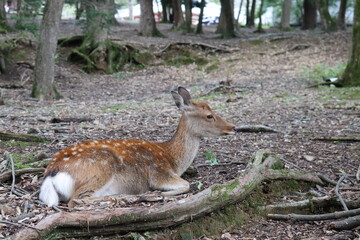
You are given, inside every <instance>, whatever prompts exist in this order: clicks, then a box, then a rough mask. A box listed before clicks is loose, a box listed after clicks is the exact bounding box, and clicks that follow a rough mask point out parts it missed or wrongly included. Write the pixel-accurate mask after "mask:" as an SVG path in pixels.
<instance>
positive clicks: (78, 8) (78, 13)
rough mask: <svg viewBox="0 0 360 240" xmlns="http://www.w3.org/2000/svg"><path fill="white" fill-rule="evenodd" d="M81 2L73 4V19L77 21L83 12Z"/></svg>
mask: <svg viewBox="0 0 360 240" xmlns="http://www.w3.org/2000/svg"><path fill="white" fill-rule="evenodd" d="M83 5H84V3H83V0H76V2H75V9H76V10H75V19H76V20H79V19H80V17H81V15H82V13H83V12H84V6H83Z"/></svg>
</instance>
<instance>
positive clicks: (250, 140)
mask: <svg viewBox="0 0 360 240" xmlns="http://www.w3.org/2000/svg"><path fill="white" fill-rule="evenodd" d="M136 28H137V26H136V25H131V24H121V25H120V26H117V27H113V28H112V32H111V37H112V39H113V40H114V41H117V42H119V43H121V42H131V43H133V44H139V45H142V46H144V47H145V48H146V49H150V50H151V51H153V52H159V51H161V50H162V49H164V48H165V47H166V46H167V44H169V43H173V42H187V43H203V44H207V45H211V46H215V47H217V48H221V49H226V50H228V51H227V52H215V53H210V52H203V53H201V52H200V53H199V54H202V56H203V57H204V56H205V57H206V58H208V59H209V63H208V64H207V65H205V66H198V65H196V64H189V65H182V66H169V65H163V64H162V65H155V64H154V65H152V66H147V67H146V68H144V69H138V70H132V71H122V72H119V73H116V74H112V75H104V74H87V73H85V72H84V71H82V70H80V69H79V68H78V66H76V65H71V64H69V63H68V62H66V61H64V59H65V52H66V51H65V50H63V49H60V50H59V52H60V53H59V57H58V59H57V67H56V85H57V87H58V90H59V92H60V93H61V94H62V95H63V96H64V98H63V99H61V100H59V101H42V102H40V101H37V100H34V99H32V98H30V92H31V74H32V70H31V69H29V68H27V67H26V65H24V64H17V65H15V66H12V70H11V71H10V73H9V74H7V75H0V87H2V88H3V89H2V91H3V97H4V100H5V103H6V104H5V105H0V131H1V132H9V133H17V134H20V133H32V134H35V135H39V136H42V137H46V138H47V139H49V141H48V142H47V143H40V144H27V145H24V144H19V143H16V142H13V143H11V142H10V143H9V142H5V141H2V142H0V157H2V158H0V159H3V160H2V161H4V160H5V152H8V153H11V154H13V155H15V154H16V155H17V156H25V155H26V156H28V155H29V154H31V155H32V156H33V158H35V159H36V160H37V161H39V160H42V159H44V158H50V157H51V156H52V155H53V154H55V153H56V152H57V151H59V150H61V149H62V148H65V147H68V146H71V145H72V144H75V143H80V142H82V141H84V140H88V139H115V138H137V139H143V140H149V141H166V140H168V139H169V138H171V136H172V134H173V133H174V131H175V129H176V125H177V122H178V120H179V116H180V113H179V111H178V109H177V108H176V106H175V104H174V102H173V99H172V97H171V94H170V91H171V90H173V89H175V88H176V87H177V86H184V87H186V88H188V89H189V90H190V92H191V94H192V96H193V98H194V99H195V100H198V101H204V102H207V103H208V104H209V105H210V106H211V107H212V108H213V109H215V111H216V112H217V113H218V114H219V115H221V116H223V117H224V118H225V119H227V120H228V121H229V122H232V123H234V124H235V125H237V126H240V125H255V124H261V125H266V126H268V127H271V128H273V129H276V130H278V133H238V134H236V135H235V136H227V137H221V138H211V139H210V138H209V139H204V141H203V142H202V144H201V147H200V151H199V153H198V155H197V157H196V159H195V161H194V166H195V167H197V170H198V173H197V174H196V175H194V176H185V178H186V180H188V181H189V182H190V183H191V186H192V193H194V192H196V191H199V188H200V187H201V188H200V190H201V189H204V188H206V187H208V186H210V185H212V184H215V183H222V182H225V181H228V180H231V179H233V178H234V177H235V176H237V175H239V174H241V173H242V172H243V171H244V168H245V166H246V163H247V161H248V160H249V158H250V157H251V156H252V155H253V154H254V153H255V152H256V151H257V150H259V149H269V150H271V151H272V152H274V153H276V154H277V155H279V156H280V157H281V158H283V159H284V160H285V161H286V162H285V167H286V168H287V169H294V170H301V171H309V172H314V173H322V174H324V175H327V176H329V177H330V178H331V179H333V180H335V181H337V180H338V179H339V177H340V176H341V175H342V174H343V173H347V174H355V173H356V170H357V168H358V166H359V163H360V162H359V159H360V157H359V156H360V143H359V141H341V140H333V141H322V140H321V139H323V138H338V139H340V138H345V137H346V138H353V139H357V140H358V139H360V101H359V100H360V89H359V88H351V89H336V88H332V87H318V88H310V87H309V86H310V85H313V84H315V83H316V81H315V80H314V79H312V77H313V75H312V74H311V73H313V69H314V68H315V67H318V66H322V67H323V68H326V67H333V66H336V65H339V64H345V63H346V61H347V59H348V56H349V51H350V46H351V33H350V32H349V31H343V32H336V33H321V32H304V31H293V32H286V33H281V32H278V31H277V30H268V31H267V33H266V34H264V35H258V34H255V33H252V32H251V31H249V30H244V29H242V30H241V33H242V34H241V35H240V36H239V37H238V38H235V39H229V40H222V39H219V38H217V36H216V34H214V33H213V32H214V27H213V26H209V27H205V33H204V34H203V35H200V36H197V35H193V34H190V35H184V34H181V33H179V32H175V31H171V30H170V28H171V26H170V25H161V24H160V25H159V29H160V30H161V31H162V32H163V33H164V34H165V35H166V36H167V37H166V38H146V37H141V36H138V35H137V30H136ZM78 33H81V26H79V25H76V24H74V23H72V22H64V23H63V25H62V28H61V36H70V35H74V34H78ZM27 49H28V48H27ZM27 51H28V50H27ZM33 56H34V55H33V52H31V51H30V52H29V53H27V54H23V57H24V58H26V61H28V62H30V63H32V64H33V59H34V58H33ZM224 81H225V82H227V83H230V86H231V87H232V88H231V90H232V91H231V92H229V93H224V92H211V90H212V89H214V88H215V87H217V86H218V85H219V84H220V83H221V82H224ZM10 85H12V86H15V85H16V86H18V88H14V87H8V86H10ZM54 118H58V119H64V118H88V120H87V121H83V122H71V123H69V122H60V123H59V122H56V121H55V123H53V122H54V121H52V120H54ZM209 155H211V156H216V161H217V162H218V163H219V164H217V165H211V164H210V159H209ZM3 163H4V162H3ZM227 163H229V164H227ZM7 166H8V167H9V164H8V165H7ZM41 177H42V175H41V174H26V175H23V176H22V178H21V179H19V181H18V182H17V184H16V186H17V188H19V189H24V190H26V192H27V193H28V194H31V193H35V192H36V190H38V187H39V184H40V181H41ZM10 185H11V182H6V183H1V184H0V204H1V205H2V206H5V207H3V209H2V211H1V214H2V216H3V219H6V220H9V221H10V220H12V219H13V218H14V217H16V216H19V215H22V214H24V202H28V203H31V204H30V208H29V210H28V212H29V213H33V214H35V215H31V217H28V218H27V219H25V220H24V221H23V223H26V224H30V225H31V224H35V223H36V222H37V221H39V220H40V219H41V218H43V217H44V216H46V215H48V214H51V213H52V212H54V210H49V209H46V208H44V207H43V206H41V205H40V204H39V203H36V202H32V199H34V198H35V199H36V197H37V196H36V194H35V195H34V196H31V197H29V195H26V196H25V197H19V196H15V195H13V194H10ZM332 194H334V193H333V192H332ZM352 197H353V198H359V197H360V194H359V191H358V192H355V195H352ZM282 200H283V201H286V197H284V198H283V199H282ZM22 227H24V226H21V227H20V228H22ZM0 229H1V235H0V237H8V236H9V235H11V234H14V233H15V232H16V231H18V229H19V226H15V225H7V224H4V223H0ZM359 233H360V231H359V229H355V230H353V231H341V232H337V231H334V230H331V229H329V228H328V222H326V221H320V222H315V223H304V222H279V221H272V220H267V219H265V218H256V219H254V220H252V221H250V222H249V223H246V224H245V225H244V226H242V227H236V228H229V229H224V231H223V233H221V234H219V235H217V236H207V237H209V238H211V239H229V240H230V239H356V238H359Z"/></svg>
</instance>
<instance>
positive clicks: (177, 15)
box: [172, 0, 184, 28]
mask: <svg viewBox="0 0 360 240" xmlns="http://www.w3.org/2000/svg"><path fill="white" fill-rule="evenodd" d="M172 8H173V14H174V22H173V28H178V27H181V26H182V25H183V23H184V16H183V12H182V10H181V1H180V0H172Z"/></svg>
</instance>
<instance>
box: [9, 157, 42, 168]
mask: <svg viewBox="0 0 360 240" xmlns="http://www.w3.org/2000/svg"><path fill="white" fill-rule="evenodd" d="M12 157H13V160H14V164H15V169H22V168H32V167H31V166H30V165H29V164H30V163H34V162H36V161H37V159H36V158H35V156H34V154H32V153H24V154H17V153H14V154H12Z"/></svg>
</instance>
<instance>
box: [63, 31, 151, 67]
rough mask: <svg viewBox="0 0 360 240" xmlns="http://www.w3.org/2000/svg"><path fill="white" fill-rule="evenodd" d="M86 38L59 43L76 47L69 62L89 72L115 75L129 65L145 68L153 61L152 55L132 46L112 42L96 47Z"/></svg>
mask: <svg viewBox="0 0 360 240" xmlns="http://www.w3.org/2000/svg"><path fill="white" fill-rule="evenodd" d="M84 41H86V39H85V38H84V36H81V35H80V36H74V37H71V38H68V39H61V40H60V41H59V43H60V45H61V46H64V47H68V46H70V47H75V48H74V49H73V50H72V51H71V53H70V54H69V57H68V60H69V61H70V62H73V63H78V64H80V65H81V67H82V68H83V69H84V70H85V71H87V72H92V71H102V72H106V73H113V72H117V71H120V70H122V69H123V68H124V66H125V65H127V64H133V65H138V66H143V65H144V64H146V63H147V62H148V61H150V60H151V59H152V56H151V54H150V53H145V52H142V51H141V49H140V48H137V47H135V46H134V45H132V44H117V43H114V42H112V41H110V40H106V41H104V42H101V43H98V44H96V45H93V44H90V43H87V42H84Z"/></svg>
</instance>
